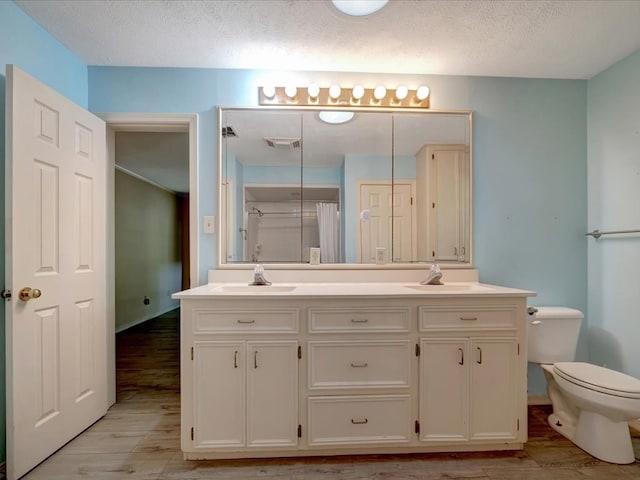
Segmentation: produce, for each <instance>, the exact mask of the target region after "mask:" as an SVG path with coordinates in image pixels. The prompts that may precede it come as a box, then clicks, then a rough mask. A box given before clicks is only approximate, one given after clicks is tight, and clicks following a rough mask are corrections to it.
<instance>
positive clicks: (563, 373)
mask: <svg viewBox="0 0 640 480" xmlns="http://www.w3.org/2000/svg"><path fill="white" fill-rule="evenodd" d="M553 369H554V372H555V373H556V374H557V375H559V376H560V377H562V378H564V379H565V380H567V381H568V382H571V383H573V384H575V385H579V386H581V387H584V388H587V389H589V390H594V391H596V392H601V393H605V394H607V395H615V396H617V397H624V398H631V399H640V380H638V379H637V378H634V377H631V376H629V375H626V374H624V373H621V372H616V371H615V370H610V369H608V368H604V367H599V366H598V365H592V364H590V363H584V362H558V363H554V364H553Z"/></svg>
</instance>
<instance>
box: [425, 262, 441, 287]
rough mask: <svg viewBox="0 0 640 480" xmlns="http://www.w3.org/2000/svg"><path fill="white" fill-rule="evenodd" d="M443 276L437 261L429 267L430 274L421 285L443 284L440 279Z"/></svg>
mask: <svg viewBox="0 0 640 480" xmlns="http://www.w3.org/2000/svg"><path fill="white" fill-rule="evenodd" d="M441 278H442V272H441V271H440V266H439V265H438V264H437V263H434V264H433V265H431V268H430V269H429V275H427V278H425V279H424V280H422V281H421V282H420V285H442V282H441V281H440V279H441Z"/></svg>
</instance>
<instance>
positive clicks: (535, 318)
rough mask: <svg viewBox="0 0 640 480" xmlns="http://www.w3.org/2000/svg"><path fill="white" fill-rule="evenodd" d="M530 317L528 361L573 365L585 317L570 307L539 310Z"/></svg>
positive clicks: (528, 325)
mask: <svg viewBox="0 0 640 480" xmlns="http://www.w3.org/2000/svg"><path fill="white" fill-rule="evenodd" d="M536 308H537V309H538V311H537V312H535V313H533V314H532V315H529V314H527V348H528V353H527V360H528V361H529V362H533V363H547V364H551V363H556V362H572V361H574V360H575V356H576V348H577V346H578V335H579V334H580V324H581V323H582V318H583V317H584V315H583V314H582V312H581V311H580V310H576V309H573V308H567V307H536Z"/></svg>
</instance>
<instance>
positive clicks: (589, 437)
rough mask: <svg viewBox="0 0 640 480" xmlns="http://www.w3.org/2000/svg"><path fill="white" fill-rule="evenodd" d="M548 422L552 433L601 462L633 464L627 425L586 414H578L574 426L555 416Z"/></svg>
mask: <svg viewBox="0 0 640 480" xmlns="http://www.w3.org/2000/svg"><path fill="white" fill-rule="evenodd" d="M547 421H548V422H549V425H550V426H551V428H553V429H554V430H555V431H557V432H558V433H560V434H561V435H562V436H564V437H565V438H567V439H569V440H571V441H572V442H573V443H575V444H576V445H577V446H578V447H580V448H581V449H583V450H584V451H585V452H587V453H589V454H590V455H593V456H594V457H596V458H598V459H600V460H603V461H605V462H609V463H617V464H628V463H634V462H635V460H636V459H635V455H634V453H633V445H632V443H631V434H630V433H629V425H628V424H627V422H614V421H612V420H610V419H608V418H607V417H604V416H602V415H600V414H598V413H594V412H589V411H585V410H582V411H580V414H579V418H578V422H577V424H575V423H573V422H572V421H571V419H570V418H563V416H562V415H558V414H556V413H552V414H551V415H549V418H548V420H547Z"/></svg>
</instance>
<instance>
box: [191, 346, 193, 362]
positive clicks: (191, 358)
mask: <svg viewBox="0 0 640 480" xmlns="http://www.w3.org/2000/svg"><path fill="white" fill-rule="evenodd" d="M191 360H193V347H191Z"/></svg>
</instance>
